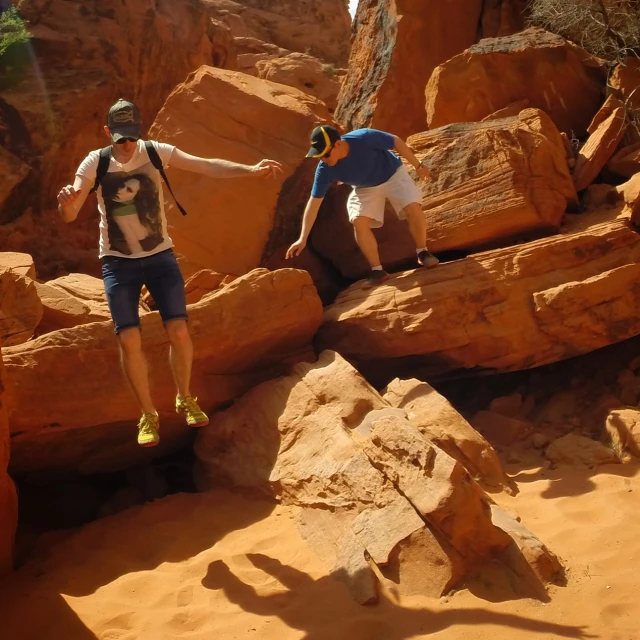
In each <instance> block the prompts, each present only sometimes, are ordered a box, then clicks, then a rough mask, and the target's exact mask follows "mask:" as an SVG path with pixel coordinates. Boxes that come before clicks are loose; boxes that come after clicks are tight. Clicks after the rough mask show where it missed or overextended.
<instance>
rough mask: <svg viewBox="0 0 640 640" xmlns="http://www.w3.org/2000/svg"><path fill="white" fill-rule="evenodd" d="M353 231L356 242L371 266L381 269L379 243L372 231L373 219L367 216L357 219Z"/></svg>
mask: <svg viewBox="0 0 640 640" xmlns="http://www.w3.org/2000/svg"><path fill="white" fill-rule="evenodd" d="M353 229H354V232H355V235H356V242H357V243H358V246H359V247H360V251H362V253H363V254H364V257H365V258H366V259H367V262H368V263H369V265H370V266H371V267H372V268H373V267H379V266H380V254H379V253H378V242H377V241H376V237H375V236H374V235H373V231H371V218H366V217H365V216H359V217H357V218H355V219H354V221H353Z"/></svg>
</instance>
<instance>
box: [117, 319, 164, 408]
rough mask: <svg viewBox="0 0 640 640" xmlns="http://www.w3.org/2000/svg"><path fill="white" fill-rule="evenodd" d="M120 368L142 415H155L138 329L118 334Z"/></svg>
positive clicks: (134, 328)
mask: <svg viewBox="0 0 640 640" xmlns="http://www.w3.org/2000/svg"><path fill="white" fill-rule="evenodd" d="M118 339H119V341H120V356H121V360H122V368H123V369H124V372H125V375H126V376H127V379H128V380H129V384H130V385H131V388H132V389H133V393H134V394H135V396H136V399H137V400H138V403H139V404H140V407H141V408H142V411H143V412H144V413H155V412H156V410H155V407H154V406H153V401H152V400H151V390H150V387H149V369H148V367H147V360H146V358H145V357H144V353H143V351H142V334H141V333H140V328H139V327H131V328H130V329H124V330H123V331H121V332H120V333H119V334H118Z"/></svg>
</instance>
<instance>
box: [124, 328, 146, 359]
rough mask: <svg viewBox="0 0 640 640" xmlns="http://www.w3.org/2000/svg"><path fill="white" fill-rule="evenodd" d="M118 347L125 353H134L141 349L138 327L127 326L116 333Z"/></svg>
mask: <svg viewBox="0 0 640 640" xmlns="http://www.w3.org/2000/svg"><path fill="white" fill-rule="evenodd" d="M118 340H119V341H120V348H121V349H122V350H123V351H125V352H126V353H135V352H137V351H141V350H142V335H141V333H140V327H129V328H128V329H123V330H122V331H120V332H119V333H118Z"/></svg>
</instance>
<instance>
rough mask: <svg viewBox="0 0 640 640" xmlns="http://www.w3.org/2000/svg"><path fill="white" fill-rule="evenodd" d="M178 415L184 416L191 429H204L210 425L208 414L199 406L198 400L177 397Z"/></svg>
mask: <svg viewBox="0 0 640 640" xmlns="http://www.w3.org/2000/svg"><path fill="white" fill-rule="evenodd" d="M176 413H182V414H184V416H185V418H186V419H187V424H188V425H189V426H190V427H204V426H206V425H208V424H209V418H208V417H207V414H206V413H205V412H204V411H203V410H202V409H201V408H200V407H199V406H198V398H194V397H193V396H187V397H186V398H178V397H176Z"/></svg>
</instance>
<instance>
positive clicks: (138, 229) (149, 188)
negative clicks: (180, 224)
mask: <svg viewBox="0 0 640 640" xmlns="http://www.w3.org/2000/svg"><path fill="white" fill-rule="evenodd" d="M154 171H155V169H154V168H153V165H152V164H151V163H150V162H149V163H147V164H145V165H143V166H141V167H138V168H137V169H135V170H134V171H131V172H125V171H113V172H109V173H107V174H106V175H105V176H104V178H103V179H102V183H101V186H102V199H103V200H104V207H105V211H106V217H107V229H108V234H109V245H110V248H111V250H112V251H118V252H119V253H122V254H124V255H132V254H139V253H142V252H147V251H152V250H153V249H155V248H156V247H157V246H158V245H159V244H161V243H162V242H163V236H162V217H161V209H160V197H161V194H160V192H159V190H158V187H157V185H156V181H155V180H154V178H153V177H152V176H153V172H154Z"/></svg>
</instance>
